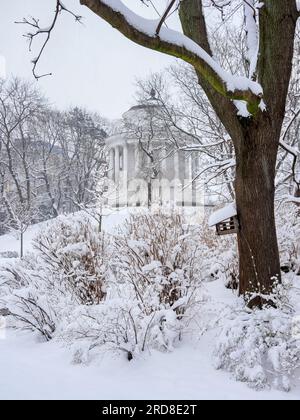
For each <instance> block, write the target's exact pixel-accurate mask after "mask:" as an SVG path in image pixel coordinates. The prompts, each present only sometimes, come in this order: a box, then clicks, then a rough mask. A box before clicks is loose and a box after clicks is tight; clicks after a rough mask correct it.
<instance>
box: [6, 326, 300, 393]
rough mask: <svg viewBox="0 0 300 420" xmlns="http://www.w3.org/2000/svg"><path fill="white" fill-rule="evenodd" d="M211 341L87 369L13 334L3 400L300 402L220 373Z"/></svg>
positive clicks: (106, 359) (51, 347) (107, 359)
mask: <svg viewBox="0 0 300 420" xmlns="http://www.w3.org/2000/svg"><path fill="white" fill-rule="evenodd" d="M210 341H211V340H210V337H208V338H207V339H205V340H201V341H200V342H199V344H198V345H197V346H193V345H189V344H185V345H182V347H180V348H178V349H176V351H174V352H173V353H168V354H166V353H159V352H153V353H152V354H151V357H145V359H140V360H134V361H132V362H128V361H127V360H123V359H122V360H120V359H115V358H113V357H111V356H110V355H105V356H103V358H102V359H101V360H98V361H97V363H93V364H92V365H91V366H84V365H74V364H71V363H70V358H69V356H70V355H69V353H68V351H67V349H65V348H62V347H60V346H59V345H58V344H57V342H49V343H41V342H38V340H37V339H36V338H35V337H34V336H32V334H28V333H20V332H18V333H16V332H14V331H8V333H7V337H6V339H5V340H1V339H0V353H1V358H0V372H1V375H0V399H1V400H4V399H9V400H15V399H21V400H32V399H37V400H42V399H45V400H54V399H58V400H64V399H70V400H77V399H79V400H80V399H83V400H88V399H97V400H99V399H100V400H107V399H129V400H134V399H171V400H172V399H210V400H211V399H224V400H232V399H234V400H235V399H240V400H243V399H247V400H263V399H270V400H277V399H278V400H297V399H299V395H300V394H299V393H300V389H299V388H298V389H294V390H293V391H292V392H290V393H283V392H279V391H274V390H273V391H261V392H256V391H254V390H251V389H250V388H248V387H247V386H246V385H245V384H243V383H238V382H235V381H234V380H231V379H230V377H229V375H228V374H227V373H224V372H221V371H217V370H215V369H214V367H213V365H212V361H211V359H210V354H211V350H210V346H211V342H210ZM20 349H22V351H20ZM145 378H147V379H146V380H145Z"/></svg>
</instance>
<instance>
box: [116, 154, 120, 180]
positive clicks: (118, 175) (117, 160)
mask: <svg viewBox="0 0 300 420" xmlns="http://www.w3.org/2000/svg"><path fill="white" fill-rule="evenodd" d="M119 180H120V149H119V146H116V147H115V182H119Z"/></svg>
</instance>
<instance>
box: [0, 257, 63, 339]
mask: <svg viewBox="0 0 300 420" xmlns="http://www.w3.org/2000/svg"><path fill="white" fill-rule="evenodd" d="M51 277H52V276H51V273H50V272H45V271H44V270H41V267H40V266H39V264H38V261H37V260H36V258H35V256H34V255H28V256H27V257H26V258H25V259H24V260H18V261H17V262H15V264H14V265H13V266H12V265H6V266H4V267H2V268H1V271H0V307H3V308H5V310H6V316H8V317H9V318H10V319H11V324H12V325H13V326H14V327H17V328H21V329H29V330H31V331H38V332H39V333H40V334H42V336H44V337H45V338H46V340H50V339H51V338H52V336H53V333H54V331H55V319H56V314H55V310H56V309H55V308H57V307H58V306H57V304H56V303H57V299H53V297H54V296H58V295H59V287H56V284H55V282H53V281H51V280H50V279H51Z"/></svg>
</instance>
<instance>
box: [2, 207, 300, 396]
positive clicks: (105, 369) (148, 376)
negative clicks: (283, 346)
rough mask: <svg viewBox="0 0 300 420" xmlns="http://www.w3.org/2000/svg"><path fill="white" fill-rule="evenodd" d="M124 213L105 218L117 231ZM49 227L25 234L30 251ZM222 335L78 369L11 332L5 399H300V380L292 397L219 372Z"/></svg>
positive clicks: (13, 246) (216, 290)
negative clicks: (216, 348) (216, 344)
mask: <svg viewBox="0 0 300 420" xmlns="http://www.w3.org/2000/svg"><path fill="white" fill-rule="evenodd" d="M126 215H127V213H126V212H125V211H120V212H117V213H113V214H111V215H110V216H106V217H105V218H104V227H105V229H106V230H109V231H112V230H113V229H114V228H115V227H116V226H117V225H118V224H119V223H122V221H124V220H125V218H126ZM42 227H43V224H41V225H36V226H34V227H31V228H30V229H29V230H28V232H27V233H26V234H25V248H26V250H27V251H28V250H30V242H31V239H32V237H33V236H34V235H35V234H36V232H37V231H38V229H40V228H42ZM18 247H19V244H18V241H17V239H16V238H15V237H14V236H13V235H5V236H2V237H0V252H2V251H8V250H9V251H17V250H18ZM205 287H207V291H208V293H209V294H213V295H214V296H215V298H216V299H217V300H222V302H223V303H228V302H230V301H232V299H233V295H232V294H231V292H230V291H228V290H226V289H225V288H224V286H223V284H219V282H212V283H209V284H207V285H206V286H205ZM216 334H217V332H216V331H215V330H214V331H211V332H210V333H207V334H205V336H202V337H201V338H199V340H196V341H195V342H193V343H189V342H185V343H182V344H181V345H180V346H179V347H178V348H177V349H176V350H175V351H174V352H173V353H168V354H166V353H160V352H156V351H153V352H152V354H151V356H150V357H149V355H148V354H145V356H144V357H142V358H138V359H135V360H133V361H131V362H128V361H127V360H126V358H125V357H124V359H123V358H120V357H118V358H117V357H116V356H114V355H113V354H111V353H106V354H105V355H102V356H101V357H98V358H97V359H95V360H93V361H92V363H91V364H90V365H83V364H81V365H75V364H72V361H71V359H72V358H71V356H70V352H69V351H68V349H67V348H66V347H63V346H62V345H60V343H59V342H57V341H55V340H53V341H51V342H49V343H45V342H42V341H41V340H40V339H39V338H38V337H37V336H35V335H34V334H32V333H27V332H20V331H13V330H8V331H6V336H5V338H2V339H0V399H26V400H27V399H99V400H102V399H104V400H105V399H251V400H259V399H287V400H290V399H300V380H299V379H298V378H295V383H296V386H295V387H294V388H293V390H292V391H291V392H289V393H284V392H280V391H275V390H272V391H260V392H258V391H254V390H252V389H250V388H249V387H248V386H247V385H245V384H243V383H240V382H236V381H235V380H233V379H231V378H230V375H229V374H228V373H226V372H223V371H218V370H216V369H215V368H214V367H213V363H212V359H211V357H212V356H211V355H212V346H213V340H214V337H215V335H216Z"/></svg>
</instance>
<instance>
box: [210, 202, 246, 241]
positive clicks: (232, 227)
mask: <svg viewBox="0 0 300 420" xmlns="http://www.w3.org/2000/svg"><path fill="white" fill-rule="evenodd" d="M208 224H209V226H210V227H212V226H215V227H216V232H217V235H219V236H220V235H231V234H233V233H238V231H239V230H240V225H239V220H238V216H237V211H236V206H235V203H231V204H229V205H228V206H226V207H223V208H222V209H220V210H217V211H216V212H214V213H213V214H212V215H211V216H210V218H209V222H208Z"/></svg>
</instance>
